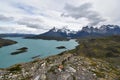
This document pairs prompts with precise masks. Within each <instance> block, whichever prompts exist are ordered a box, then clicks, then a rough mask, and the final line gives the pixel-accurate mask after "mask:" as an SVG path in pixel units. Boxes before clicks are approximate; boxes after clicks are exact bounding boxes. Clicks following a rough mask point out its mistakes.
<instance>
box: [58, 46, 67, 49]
mask: <svg viewBox="0 0 120 80" xmlns="http://www.w3.org/2000/svg"><path fill="white" fill-rule="evenodd" d="M56 48H57V49H66V47H65V46H58V47H56Z"/></svg>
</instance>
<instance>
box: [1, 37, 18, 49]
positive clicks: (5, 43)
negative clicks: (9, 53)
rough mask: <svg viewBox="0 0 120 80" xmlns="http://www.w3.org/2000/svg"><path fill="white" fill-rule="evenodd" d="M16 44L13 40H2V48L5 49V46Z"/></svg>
mask: <svg viewBox="0 0 120 80" xmlns="http://www.w3.org/2000/svg"><path fill="white" fill-rule="evenodd" d="M16 43H17V42H16V41H13V40H9V39H2V38H0V48H1V47H3V46H8V45H12V44H16Z"/></svg>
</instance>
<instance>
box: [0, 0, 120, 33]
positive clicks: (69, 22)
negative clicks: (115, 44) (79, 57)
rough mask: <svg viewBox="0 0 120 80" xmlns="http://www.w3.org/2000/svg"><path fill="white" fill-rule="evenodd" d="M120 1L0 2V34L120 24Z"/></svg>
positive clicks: (21, 0) (50, 0)
mask: <svg viewBox="0 0 120 80" xmlns="http://www.w3.org/2000/svg"><path fill="white" fill-rule="evenodd" d="M119 3H120V0H0V33H35V34H39V33H43V32H45V31H47V30H49V29H51V28H52V27H54V26H55V27H58V28H61V27H68V28H69V29H71V30H79V29H81V28H82V27H83V26H86V25H90V26H97V27H99V26H100V25H102V24H117V25H120V10H119V8H120V5H119Z"/></svg>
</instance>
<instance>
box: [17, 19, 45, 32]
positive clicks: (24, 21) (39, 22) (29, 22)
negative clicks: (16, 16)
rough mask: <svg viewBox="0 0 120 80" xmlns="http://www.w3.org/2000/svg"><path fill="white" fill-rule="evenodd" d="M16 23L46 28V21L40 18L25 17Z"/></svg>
mask: <svg viewBox="0 0 120 80" xmlns="http://www.w3.org/2000/svg"><path fill="white" fill-rule="evenodd" d="M16 23H17V24H19V25H25V26H27V27H30V28H35V29H43V30H46V29H45V27H46V26H45V25H43V23H44V21H43V20H41V19H38V18H23V19H21V20H18V21H16Z"/></svg>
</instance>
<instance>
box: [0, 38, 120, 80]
mask: <svg viewBox="0 0 120 80" xmlns="http://www.w3.org/2000/svg"><path fill="white" fill-rule="evenodd" d="M119 39H120V37H119V36H114V37H109V38H100V39H89V40H86V39H85V40H78V42H79V43H80V45H79V46H77V47H76V49H73V50H70V51H65V52H63V53H61V54H58V55H55V56H50V57H48V58H45V59H36V60H34V61H32V62H29V63H23V64H18V65H14V66H12V67H10V68H7V69H1V70H0V79H1V80H119V79H120V63H118V61H119V60H120V54H119V53H120V42H119V41H120V40H119ZM90 42H91V43H90ZM106 42H107V43H106ZM111 48H112V49H113V50H111ZM108 52H109V53H110V54H109V53H108ZM111 54H112V55H111Z"/></svg>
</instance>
